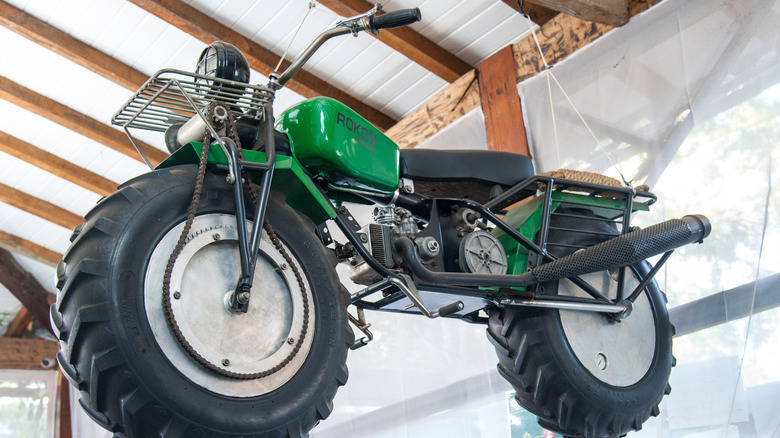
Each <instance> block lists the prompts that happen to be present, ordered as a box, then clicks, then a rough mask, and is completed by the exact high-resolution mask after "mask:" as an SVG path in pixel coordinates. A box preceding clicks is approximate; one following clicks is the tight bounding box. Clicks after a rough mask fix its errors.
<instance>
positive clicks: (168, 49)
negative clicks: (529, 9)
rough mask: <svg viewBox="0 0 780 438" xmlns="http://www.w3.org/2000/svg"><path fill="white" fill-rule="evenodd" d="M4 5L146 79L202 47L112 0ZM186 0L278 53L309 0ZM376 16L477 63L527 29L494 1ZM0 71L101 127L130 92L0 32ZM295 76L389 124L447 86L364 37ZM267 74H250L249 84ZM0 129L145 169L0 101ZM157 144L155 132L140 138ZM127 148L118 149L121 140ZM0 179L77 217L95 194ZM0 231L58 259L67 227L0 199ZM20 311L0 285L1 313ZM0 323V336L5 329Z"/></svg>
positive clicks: (298, 47)
mask: <svg viewBox="0 0 780 438" xmlns="http://www.w3.org/2000/svg"><path fill="white" fill-rule="evenodd" d="M6 1H7V2H8V3H9V4H11V5H13V6H15V7H17V8H19V9H22V10H24V11H25V12H26V13H28V14H30V15H32V16H34V17H36V18H38V19H40V20H42V21H44V22H46V23H48V24H49V25H51V26H53V27H55V28H57V29H59V30H61V31H63V32H65V33H68V34H70V35H72V36H73V37H75V38H77V39H79V40H81V41H82V42H85V43H87V44H89V45H91V46H93V47H95V48H97V49H98V50H100V51H102V52H104V53H107V54H109V55H111V56H112V57H114V58H116V59H118V60H119V61H121V62H123V63H125V64H127V65H130V66H132V67H134V68H135V69H137V70H140V71H141V72H143V73H145V74H148V75H151V74H153V73H154V72H155V71H157V70H158V69H160V68H163V67H173V68H179V69H185V70H191V69H192V68H193V66H194V64H195V61H196V60H197V57H198V55H199V54H200V52H201V51H202V50H203V48H204V47H205V43H203V42H201V41H199V40H197V39H196V38H194V37H192V36H190V35H189V34H187V33H185V32H184V31H182V30H179V29H177V28H175V27H174V26H172V25H170V24H168V23H167V22H165V21H163V20H161V19H159V18H157V17H156V16H154V15H152V14H150V13H148V12H146V11H145V10H143V9H141V8H139V7H137V6H135V5H133V4H131V3H129V2H126V1H123V0H6ZM185 3H188V4H190V5H191V6H193V7H195V8H197V9H198V10H200V11H202V12H204V13H206V14H208V15H210V16H211V17H213V18H215V19H216V20H218V21H219V22H221V23H223V24H225V25H227V26H229V27H231V28H233V29H234V30H236V31H238V32H239V33H241V34H242V35H244V36H247V37H250V38H251V39H252V40H254V41H255V42H257V43H259V44H260V45H262V46H264V47H266V48H268V49H270V50H272V51H273V52H274V53H276V54H279V55H281V54H282V53H283V52H284V49H285V48H286V46H287V44H288V43H289V42H290V38H291V37H292V35H293V33H294V32H295V29H296V28H297V26H298V24H299V23H300V21H301V19H302V18H303V17H304V15H305V14H306V11H307V10H308V5H309V1H308V0H292V1H282V0H261V1H247V0H223V1H204V0H189V1H187V0H185ZM383 6H384V9H385V10H388V11H392V10H396V9H402V8H409V7H419V8H420V9H421V11H422V15H423V20H422V21H421V22H420V23H416V24H414V25H412V28H413V29H414V30H415V31H417V32H419V33H421V34H422V35H423V36H425V37H427V38H428V39H430V40H432V41H433V42H435V43H437V44H439V45H440V46H442V47H443V48H445V49H447V50H448V51H450V52H451V53H453V54H455V55H456V56H458V57H460V58H461V59H462V60H464V61H465V62H467V63H469V64H471V65H476V64H477V63H479V62H480V61H482V60H484V59H486V58H487V57H489V56H490V55H491V54H492V53H494V52H495V51H497V50H499V49H501V48H503V47H505V46H507V45H508V44H511V43H514V42H516V41H518V40H520V39H522V38H524V37H525V36H526V35H527V34H528V27H527V25H526V22H525V20H524V19H523V18H521V17H520V16H519V15H518V14H517V13H515V11H514V10H513V9H512V8H510V7H509V6H507V5H506V4H505V3H503V2H502V1H501V0H460V1H451V0H427V1H421V0H389V1H386V2H383ZM336 20H338V17H337V16H336V15H335V14H334V13H333V12H331V11H329V10H327V9H326V8H324V7H323V6H321V5H319V4H318V5H317V6H316V8H315V9H314V10H312V12H311V13H310V14H309V16H308V18H307V19H306V22H305V24H304V26H303V28H302V29H301V31H300V32H299V34H298V35H297V37H296V38H295V40H294V42H293V43H292V46H291V47H290V52H289V53H290V54H289V55H288V59H289V58H291V57H294V56H295V55H296V54H298V53H300V51H302V49H303V48H304V47H306V45H307V44H308V43H309V41H310V40H312V39H313V38H314V37H315V36H316V35H317V34H318V33H319V32H321V31H322V30H324V29H325V28H327V27H329V26H331V25H332V24H333V23H334V22H335V21H336ZM0 43H1V44H0V59H2V62H0V75H2V76H5V77H6V78H8V79H10V80H11V81H14V82H16V83H18V84H21V85H23V86H25V87H27V88H29V89H31V90H33V91H35V92H36V93H38V94H41V95H43V96H47V97H49V98H51V99H53V100H55V101H57V102H59V103H61V104H64V105H66V106H68V107H70V108H72V109H74V110H76V111H78V112H81V113H83V114H86V115H88V116H89V117H92V118H94V119H96V120H98V121H101V122H103V123H105V124H109V120H110V118H111V116H112V115H113V114H114V112H116V110H117V109H119V107H120V106H121V105H122V104H123V103H124V102H125V101H126V100H127V99H128V98H129V97H130V96H131V95H132V92H131V91H129V90H127V89H125V88H123V87H121V86H119V85H117V84H115V83H114V82H111V81H109V80H108V79H105V78H103V77H102V76H99V75H97V74H96V73H94V72H92V71H90V70H88V69H85V68H83V67H81V66H79V65H76V64H74V63H72V62H70V61H68V60H67V59H65V58H63V57H61V56H59V55H57V54H55V53H53V52H51V51H49V50H47V49H45V48H43V47H41V46H39V45H37V44H35V43H33V42H31V41H29V40H27V39H25V38H24V37H22V36H20V35H18V34H16V33H14V32H12V31H10V30H8V29H6V28H5V27H0ZM306 69H307V70H309V71H311V72H312V73H314V74H316V75H317V76H318V77H320V78H321V79H323V80H325V81H327V82H330V83H333V84H335V85H336V86H337V87H338V88H341V89H342V90H345V91H347V92H349V93H350V94H352V95H353V96H355V97H357V98H358V99H359V100H362V101H365V102H367V103H368V104H370V105H372V106H373V107H375V108H377V109H379V110H380V111H382V112H384V113H386V114H388V115H390V116H391V117H394V118H397V119H398V118H401V117H403V116H404V115H407V114H409V113H410V112H411V111H412V110H414V109H415V108H416V107H417V106H419V105H420V104H421V103H423V102H425V101H427V100H428V99H429V98H430V97H432V96H433V95H434V94H435V93H436V92H438V91H439V90H441V89H442V88H444V87H445V86H446V85H447V83H446V82H445V81H444V80H442V79H441V78H439V77H437V76H436V75H434V74H432V73H430V72H429V71H427V70H425V69H424V68H422V67H420V66H419V65H417V64H416V63H414V62H412V61H410V60H409V59H407V58H406V57H405V56H403V55H401V54H399V53H398V52H396V51H395V50H393V49H390V48H389V47H387V46H386V45H385V44H384V43H382V42H380V41H378V40H376V39H375V38H373V37H371V36H368V35H361V36H359V37H358V38H352V37H342V38H341V39H340V40H332V41H330V42H328V43H327V44H326V45H325V46H324V47H323V48H322V49H321V50H320V51H319V52H318V53H317V54H316V55H315V56H314V57H313V58H312V59H311V60H310V62H309V63H308V64H307V66H306ZM266 80H267V78H265V77H263V76H262V75H260V74H259V73H257V72H253V74H252V78H251V81H252V82H253V83H263V84H264V83H265V81H266ZM300 100H303V97H302V96H300V95H298V94H297V93H295V92H292V91H289V90H282V91H280V92H279V93H278V94H277V100H276V103H277V105H276V108H277V112H278V111H281V110H283V109H284V108H286V107H288V106H290V105H292V104H294V103H296V102H299V101H300ZM0 130H2V131H4V132H6V133H8V134H10V135H12V136H14V137H17V138H19V139H21V140H23V141H26V142H28V143H30V144H32V145H34V146H36V147H38V148H41V149H43V150H46V151H48V152H50V153H52V154H54V155H57V156H59V157H61V158H64V159H66V160H69V161H71V162H73V163H75V164H76V165H78V166H80V167H83V168H85V169H87V170H89V171H91V172H94V173H96V174H99V175H101V176H104V177H106V178H108V179H110V180H112V181H114V182H116V183H121V182H123V181H125V180H127V179H129V178H131V177H133V176H135V175H138V174H140V173H143V172H145V171H146V170H147V168H146V167H145V166H144V165H143V164H141V163H140V162H139V161H137V160H134V159H133V158H130V157H128V156H126V155H123V154H121V153H119V152H116V151H114V150H111V149H109V148H106V147H104V146H102V145H101V144H99V143H97V142H95V141H93V140H90V139H88V138H86V137H84V136H82V135H81V134H79V133H78V132H73V131H71V130H69V129H66V128H64V127H62V126H60V125H58V124H56V123H54V122H51V121H49V120H47V119H44V118H42V117H40V116H38V115H35V114H33V113H30V112H28V111H26V110H24V109H21V108H19V107H17V106H15V105H12V104H10V103H8V102H6V101H4V100H1V99H0ZM140 137H141V138H142V139H143V140H145V141H147V142H149V143H150V144H152V145H153V146H155V147H158V148H160V149H163V147H162V143H161V141H160V139H159V137H155V135H149V136H140ZM128 144H129V143H128ZM0 169H2V170H0V183H3V184H6V185H8V186H10V187H13V188H16V189H18V190H21V191H23V192H26V193H28V194H30V195H32V196H35V197H37V198H39V199H42V200H44V201H47V202H50V203H52V204H54V205H57V206H59V207H62V208H64V209H66V210H69V211H71V212H73V213H76V214H78V215H84V214H86V213H87V212H88V211H89V210H90V208H91V207H92V206H93V205H94V204H95V202H96V201H97V200H98V199H99V198H100V195H98V194H97V193H93V192H91V191H89V190H87V189H84V188H82V187H80V186H77V185H75V184H73V183H71V182H68V181H66V180H63V179H61V178H59V177H56V176H54V175H52V174H50V173H47V172H45V171H43V170H41V169H40V168H38V167H35V166H33V165H30V164H28V163H26V162H25V161H23V160H20V159H17V158H14V157H11V156H9V155H7V154H5V153H2V152H0ZM0 231H4V232H6V233H9V234H12V235H15V236H18V237H20V238H22V239H26V240H29V241H31V242H33V243H36V244H38V245H41V246H43V247H45V248H48V249H50V250H53V251H57V252H59V253H62V252H64V251H65V250H66V249H67V247H68V244H69V241H68V237H69V235H70V230H68V229H65V228H63V227H61V226H59V225H56V224H53V223H51V222H48V221H46V220H43V219H41V218H39V217H37V216H35V215H32V214H30V213H26V212H24V211H22V210H19V209H17V208H15V207H12V206H10V205H7V204H4V203H0ZM16 258H17V260H18V261H19V262H20V264H21V265H22V266H23V267H24V268H25V269H27V270H28V271H29V272H30V273H31V274H32V275H33V276H34V277H35V278H36V279H37V280H38V281H39V282H40V283H41V284H42V285H43V286H44V287H45V288H46V289H48V290H49V291H51V292H54V291H55V289H54V280H53V279H54V268H52V267H50V266H47V265H45V264H42V263H39V262H36V261H33V260H31V259H27V258H25V257H22V256H18V255H17V256H16ZM20 307H21V304H20V303H19V302H18V301H17V300H16V299H15V298H14V297H13V296H12V295H11V294H10V292H8V291H7V290H6V289H5V288H4V287H3V286H1V285H0V313H2V312H5V313H7V314H9V315H10V316H8V317H5V318H0V319H4V321H5V324H7V323H8V322H9V320H10V319H11V318H12V317H13V315H15V314H16V312H18V310H19V309H20ZM5 324H4V325H3V326H0V333H2V332H4V331H5Z"/></svg>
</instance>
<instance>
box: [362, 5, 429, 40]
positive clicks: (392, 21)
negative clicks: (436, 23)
mask: <svg viewBox="0 0 780 438" xmlns="http://www.w3.org/2000/svg"><path fill="white" fill-rule="evenodd" d="M420 20H422V13H420V8H412V9H401V10H400V11H393V12H388V13H386V14H383V15H372V16H371V17H369V18H368V27H369V29H370V31H371V33H373V34H374V35H376V34H378V33H379V30H380V29H392V28H394V27H401V26H408V25H410V24H412V23H417V22H418V21H420Z"/></svg>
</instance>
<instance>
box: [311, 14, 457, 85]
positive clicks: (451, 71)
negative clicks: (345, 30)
mask: <svg viewBox="0 0 780 438" xmlns="http://www.w3.org/2000/svg"><path fill="white" fill-rule="evenodd" d="M320 3H321V4H322V5H323V6H325V7H326V8H328V9H330V10H332V11H333V12H335V13H337V14H339V15H341V16H342V17H352V16H355V15H358V14H362V13H363V12H366V11H368V10H370V9H371V8H372V7H373V4H371V3H369V2H367V1H365V0H320ZM377 39H379V40H380V41H382V42H383V43H385V44H387V45H388V46H390V47H392V48H393V49H395V50H397V51H398V52H400V53H401V54H402V55H404V56H406V57H407V58H409V59H411V60H412V61H414V62H416V63H417V64H419V65H420V66H422V67H423V68H425V69H426V70H429V71H430V72H432V73H433V74H435V75H436V76H439V77H440V78H442V79H444V80H445V81H447V82H453V81H455V80H457V79H458V78H459V77H461V76H463V75H464V74H465V73H467V72H468V71H469V70H471V66H470V65H469V64H467V63H466V62H465V61H463V60H461V59H460V58H458V57H457V56H455V55H453V54H452V53H450V52H448V51H447V50H445V49H443V48H442V47H441V46H439V45H437V44H436V43H434V42H433V41H431V40H429V39H428V38H425V37H424V36H422V35H420V34H419V33H417V32H415V31H414V30H412V29H411V28H409V27H399V28H396V29H387V30H383V31H381V32H379V35H378V36H377Z"/></svg>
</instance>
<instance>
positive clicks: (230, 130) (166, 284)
mask: <svg viewBox="0 0 780 438" xmlns="http://www.w3.org/2000/svg"><path fill="white" fill-rule="evenodd" d="M217 106H222V107H223V108H224V109H225V110H226V111H227V114H228V120H227V126H226V127H225V128H226V129H225V131H226V133H227V135H228V136H229V137H230V138H231V139H232V140H233V141H234V142H235V143H236V147H237V148H238V156H239V158H240V159H241V160H242V161H243V160H244V153H243V149H242V148H241V141H240V140H239V138H238V134H237V132H236V121H235V118H234V117H233V113H232V111H230V109H229V108H228V107H227V106H226V105H225V104H222V103H216V102H212V103H210V104H209V106H208V107H207V109H206V119H207V120H208V121H209V122H212V121H213V120H214V109H215V108H216V107H217ZM215 140H216V139H214V138H213V136H212V135H211V132H210V130H208V129H206V134H205V136H204V139H203V151H202V153H201V157H200V162H199V164H198V175H197V178H196V180H195V190H194V192H193V194H192V201H191V202H190V208H189V211H188V213H187V220H186V221H185V223H184V228H183V229H182V232H181V235H180V236H179V240H178V241H177V242H176V246H175V247H174V249H173V252H172V253H171V256H170V257H169V258H168V264H167V265H166V267H165V274H164V276H163V296H162V300H163V313H164V314H165V320H166V321H167V322H168V327H170V329H171V331H172V332H173V335H174V337H175V338H176V340H177V341H178V342H179V344H181V346H182V347H184V350H185V351H186V352H187V354H189V355H190V356H191V357H192V358H193V359H195V360H196V361H197V362H198V363H200V364H201V365H203V366H204V367H206V368H207V369H209V370H211V371H213V372H215V373H217V374H220V375H222V376H225V377H230V378H233V379H238V380H253V379H260V378H263V377H268V376H270V375H272V374H274V373H276V372H278V371H279V370H281V369H283V368H284V367H285V366H287V365H288V364H289V363H290V362H291V361H292V360H293V358H295V356H296V355H297V354H298V352H299V351H300V350H301V347H302V346H303V341H304V339H305V338H306V334H307V333H308V329H309V313H310V312H309V306H310V304H309V297H308V295H307V294H306V283H305V281H304V278H303V275H302V274H301V272H300V270H299V269H298V266H297V265H296V264H295V263H293V259H292V257H291V256H290V254H289V253H288V252H287V250H286V249H285V248H284V246H283V245H282V242H281V240H280V239H279V236H277V235H276V232H275V231H274V229H273V228H272V227H271V224H270V223H269V222H268V220H267V219H266V220H265V222H264V224H263V229H264V230H265V232H266V234H267V235H268V237H269V238H270V239H271V242H272V243H273V245H274V248H276V250H277V251H279V253H280V254H281V255H282V257H284V259H285V261H286V262H287V265H288V266H290V267H291V268H292V270H293V273H294V275H295V278H296V280H297V282H298V287H299V288H300V290H301V294H302V295H303V327H302V328H301V335H300V336H298V341H297V342H296V344H295V346H294V347H293V350H292V351H291V352H290V354H289V355H287V357H285V358H284V360H282V361H281V362H280V363H279V364H277V365H276V366H274V367H272V368H269V369H268V370H265V371H261V372H257V373H236V372H232V371H228V370H225V369H224V368H221V367H219V366H217V365H215V364H213V363H211V362H209V361H208V360H207V359H206V358H205V357H203V356H202V355H201V354H200V353H198V352H197V351H196V350H195V348H194V347H193V346H192V345H191V344H190V343H189V342H188V341H187V339H186V338H185V337H184V334H183V333H182V332H181V329H180V328H179V325H178V323H177V322H176V318H175V317H174V315H173V309H172V307H171V273H172V272H173V266H174V264H175V263H176V259H177V258H178V257H179V255H180V254H181V251H182V250H183V249H184V245H185V243H186V240H187V235H189V232H190V229H191V228H192V222H193V221H194V220H195V214H196V212H197V210H198V204H199V203H200V195H201V192H202V191H203V182H204V181H205V175H206V163H207V162H208V155H209V147H210V145H211V143H212V142H213V141H215ZM236 177H237V178H241V177H243V178H244V181H246V183H247V186H248V188H249V193H250V195H251V197H252V202H253V203H254V205H257V202H258V194H257V189H256V188H255V187H254V186H253V185H252V183H251V180H250V179H249V176H248V174H247V173H246V172H244V173H243V174H242V175H237V176H236ZM236 220H244V218H236ZM253 256H255V257H256V256H257V254H253ZM258 335H259V334H258Z"/></svg>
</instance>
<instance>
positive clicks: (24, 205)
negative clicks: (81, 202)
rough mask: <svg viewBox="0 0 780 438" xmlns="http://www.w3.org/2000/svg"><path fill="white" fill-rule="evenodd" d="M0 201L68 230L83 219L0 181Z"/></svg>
mask: <svg viewBox="0 0 780 438" xmlns="http://www.w3.org/2000/svg"><path fill="white" fill-rule="evenodd" d="M0 202H5V203H6V204H8V205H12V206H14V207H16V208H18V209H19V210H23V211H26V212H28V213H30V214H34V215H36V216H38V217H41V218H43V219H46V220H47V221H49V222H53V223H55V224H57V225H60V226H62V227H65V228H67V229H69V230H72V229H73V228H75V227H76V225H78V224H80V223H81V222H83V221H84V219H82V218H81V216H79V215H77V214H73V213H71V212H69V211H68V210H65V209H64V208H62V207H58V206H56V205H54V204H52V203H50V202H46V201H44V200H42V199H38V198H36V197H34V196H31V195H28V194H27V193H24V192H22V191H20V190H17V189H15V188H13V187H10V186H7V185H5V184H2V183H0Z"/></svg>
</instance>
